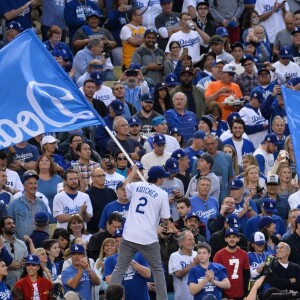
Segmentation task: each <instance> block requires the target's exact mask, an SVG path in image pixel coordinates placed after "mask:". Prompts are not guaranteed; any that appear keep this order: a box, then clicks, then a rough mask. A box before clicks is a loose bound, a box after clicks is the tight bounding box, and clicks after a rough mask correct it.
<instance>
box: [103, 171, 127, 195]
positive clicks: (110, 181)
mask: <svg viewBox="0 0 300 300" xmlns="http://www.w3.org/2000/svg"><path fill="white" fill-rule="evenodd" d="M105 175H106V176H105V184H104V185H105V187H108V188H110V189H113V190H114V191H115V190H116V185H117V183H118V182H119V181H125V177H124V176H123V175H121V174H119V173H117V172H114V173H113V174H107V173H105Z"/></svg>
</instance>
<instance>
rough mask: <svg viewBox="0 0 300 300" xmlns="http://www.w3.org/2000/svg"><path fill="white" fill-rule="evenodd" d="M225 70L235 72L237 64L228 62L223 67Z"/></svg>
mask: <svg viewBox="0 0 300 300" xmlns="http://www.w3.org/2000/svg"><path fill="white" fill-rule="evenodd" d="M222 71H223V72H227V73H235V66H233V65H231V64H227V65H225V66H224V67H223V70H222Z"/></svg>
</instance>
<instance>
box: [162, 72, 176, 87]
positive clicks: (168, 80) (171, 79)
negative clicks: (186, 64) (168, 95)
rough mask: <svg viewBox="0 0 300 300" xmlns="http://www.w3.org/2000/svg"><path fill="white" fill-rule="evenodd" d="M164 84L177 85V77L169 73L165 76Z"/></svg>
mask: <svg viewBox="0 0 300 300" xmlns="http://www.w3.org/2000/svg"><path fill="white" fill-rule="evenodd" d="M165 83H166V85H167V86H173V85H174V86H175V85H178V84H179V82H178V78H177V76H176V75H175V74H173V73H170V74H168V75H167V76H166V78H165Z"/></svg>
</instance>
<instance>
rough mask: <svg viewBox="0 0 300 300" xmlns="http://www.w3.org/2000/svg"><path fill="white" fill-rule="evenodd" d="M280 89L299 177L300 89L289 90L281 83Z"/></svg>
mask: <svg viewBox="0 0 300 300" xmlns="http://www.w3.org/2000/svg"><path fill="white" fill-rule="evenodd" d="M281 90H282V95H283V99H284V107H285V111H286V115H287V119H288V124H289V129H290V134H291V138H292V142H293V149H294V153H295V157H296V163H297V171H298V178H299V179H300V176H299V175H300V173H299V172H300V91H295V90H291V89H289V88H286V87H285V86H283V85H282V86H281ZM299 179H298V180H299Z"/></svg>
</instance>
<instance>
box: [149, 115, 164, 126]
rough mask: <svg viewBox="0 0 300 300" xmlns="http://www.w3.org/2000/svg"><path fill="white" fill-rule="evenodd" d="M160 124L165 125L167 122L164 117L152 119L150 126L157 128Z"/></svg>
mask: <svg viewBox="0 0 300 300" xmlns="http://www.w3.org/2000/svg"><path fill="white" fill-rule="evenodd" d="M160 124H167V120H166V118H165V117H163V116H158V117H155V118H153V119H152V121H151V125H152V126H157V125H160Z"/></svg>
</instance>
